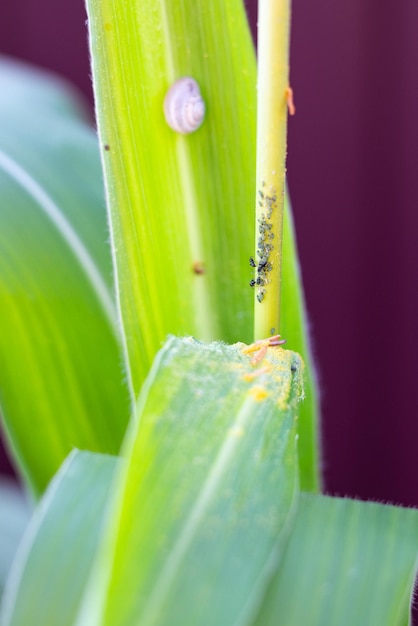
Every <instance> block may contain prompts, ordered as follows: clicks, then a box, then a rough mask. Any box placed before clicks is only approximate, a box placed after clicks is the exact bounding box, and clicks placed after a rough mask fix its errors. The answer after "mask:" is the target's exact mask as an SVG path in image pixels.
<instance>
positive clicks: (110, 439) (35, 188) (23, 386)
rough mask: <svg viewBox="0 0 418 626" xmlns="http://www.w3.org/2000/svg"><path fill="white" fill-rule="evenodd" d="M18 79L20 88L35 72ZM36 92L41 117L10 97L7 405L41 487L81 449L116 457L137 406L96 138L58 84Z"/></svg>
mask: <svg viewBox="0 0 418 626" xmlns="http://www.w3.org/2000/svg"><path fill="white" fill-rule="evenodd" d="M1 68H2V65H1V64H0V80H1V76H2V75H4V74H2V72H1ZM6 76H8V80H7V81H5V82H4V83H1V82H0V90H1V91H2V92H7V91H8V89H9V87H10V89H11V91H12V92H16V93H19V89H18V87H13V84H14V83H13V82H12V83H10V80H14V82H15V83H17V84H18V85H19V84H20V82H21V81H24V80H26V74H25V73H23V75H22V74H21V73H20V72H19V71H17V72H16V74H15V75H14V79H12V78H11V77H10V72H9V73H7V72H6ZM22 89H23V87H22ZM44 89H47V93H48V98H46V100H47V102H50V106H47V105H46V103H45V99H44V100H43V99H42V97H41V96H39V98H38V95H37V94H38V91H37V90H39V92H41V94H42V92H43V90H44ZM32 90H33V91H34V94H33V101H34V110H33V114H32V111H30V109H29V104H30V101H29V102H28V101H27V100H24V101H21V100H19V99H17V101H16V102H15V103H14V102H13V100H11V99H10V98H6V99H5V100H4V101H3V100H1V101H0V115H1V118H2V119H3V120H7V123H5V124H2V125H1V128H0V194H1V198H2V201H1V204H0V259H1V261H0V299H1V307H0V326H1V333H0V406H1V413H2V416H3V418H4V422H5V426H6V430H7V435H8V439H9V442H10V445H11V447H12V449H13V451H14V453H15V455H16V458H17V460H18V462H19V465H20V468H21V470H22V471H23V473H24V475H25V477H26V479H27V480H28V482H29V484H30V486H31V488H32V489H33V490H34V492H35V493H39V492H41V491H42V490H43V488H44V487H45V486H46V484H47V483H48V481H49V480H50V478H51V477H52V476H53V474H54V473H55V471H56V470H57V468H58V467H59V465H60V464H61V462H62V460H63V459H64V458H65V457H66V456H67V454H68V453H69V451H70V450H71V449H72V448H73V447H74V446H78V447H80V448H87V449H90V450H97V451H102V452H109V453H116V452H117V451H118V449H119V445H120V442H121V439H122V436H123V433H124V430H125V427H126V424H127V421H128V415H129V408H128V404H129V403H128V397H127V396H128V394H127V391H126V389H125V386H124V383H123V374H122V372H121V348H120V343H119V337H118V329H117V322H116V313H115V306H114V303H113V297H112V291H111V289H112V287H111V260H110V252H109V248H108V244H107V228H106V213H105V207H104V200H103V190H102V182H101V175H100V163H99V157H98V153H97V145H96V141H95V136H94V133H93V131H92V130H91V129H90V128H88V127H87V126H86V125H85V123H84V122H82V121H81V120H80V119H79V118H77V117H76V116H75V115H72V114H70V113H69V111H68V110H66V109H64V110H63V106H62V104H59V105H56V104H54V103H55V99H54V97H53V93H54V92H53V90H52V88H51V86H50V83H49V82H47V84H46V85H45V83H44V82H43V81H42V80H41V81H40V82H39V86H38V87H37V86H36V83H35V82H34V83H33V84H32ZM29 91H30V90H29V89H28V88H26V91H25V93H26V94H27V95H28V94H29ZM57 93H59V89H57ZM60 98H61V100H63V98H64V96H63V94H60V95H59V97H58V96H57V100H58V103H60V102H61V100H60ZM67 98H68V96H67ZM38 101H41V102H42V106H41V105H39V106H38V104H37V103H38Z"/></svg>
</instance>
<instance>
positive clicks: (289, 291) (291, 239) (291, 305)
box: [281, 195, 321, 491]
mask: <svg viewBox="0 0 418 626" xmlns="http://www.w3.org/2000/svg"><path fill="white" fill-rule="evenodd" d="M284 208H285V212H284V220H283V263H282V306H281V332H282V335H283V337H287V338H288V344H287V345H288V347H289V348H290V349H291V350H294V351H295V352H298V354H300V355H302V358H303V360H304V362H305V365H306V367H305V378H304V389H305V398H304V401H303V402H302V404H301V406H300V412H299V423H298V433H299V441H298V457H299V472H300V487H301V489H302V490H304V491H318V489H319V488H320V486H321V485H320V483H321V479H320V470H321V468H320V461H321V449H320V440H319V428H320V424H319V401H318V385H317V380H316V373H315V366H314V364H313V358H312V353H311V347H310V341H309V333H308V323H307V319H306V309H305V301H304V295H303V289H302V278H301V275H300V269H299V262H298V254H297V247H296V235H295V232H294V226H293V216H292V208H291V205H290V201H289V196H288V195H286V196H285V207H284Z"/></svg>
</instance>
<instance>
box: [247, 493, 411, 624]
mask: <svg viewBox="0 0 418 626" xmlns="http://www.w3.org/2000/svg"><path fill="white" fill-rule="evenodd" d="M417 555H418V511H417V510H413V509H404V508H401V507H394V506H384V505H381V504H374V503H370V502H358V501H354V500H347V499H341V498H329V497H324V496H313V495H307V494H301V498H300V503H299V508H298V512H297V515H296V523H295V525H294V528H293V531H292V534H291V537H290V539H289V542H288V547H287V549H286V552H285V554H284V557H283V559H282V562H281V565H280V567H279V570H278V573H277V574H276V576H275V578H274V580H273V582H272V584H271V586H270V589H269V592H268V594H267V596H266V600H265V604H264V609H263V610H262V612H261V615H260V616H259V617H258V619H256V620H255V622H254V626H276V625H277V624H286V626H300V625H301V624H303V626H324V625H325V624H338V626H353V624H355V626H374V625H375V624H376V626H377V624H379V626H405V625H406V624H407V623H408V605H409V598H410V593H411V588H412V584H413V580H414V573H415V570H416V561H417Z"/></svg>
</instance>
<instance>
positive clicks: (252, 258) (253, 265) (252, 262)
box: [250, 256, 257, 267]
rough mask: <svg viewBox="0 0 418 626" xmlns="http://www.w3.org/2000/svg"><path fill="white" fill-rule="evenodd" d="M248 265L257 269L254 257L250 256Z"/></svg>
mask: <svg viewBox="0 0 418 626" xmlns="http://www.w3.org/2000/svg"><path fill="white" fill-rule="evenodd" d="M250 265H251V267H257V264H256V262H255V261H254V257H252V256H250Z"/></svg>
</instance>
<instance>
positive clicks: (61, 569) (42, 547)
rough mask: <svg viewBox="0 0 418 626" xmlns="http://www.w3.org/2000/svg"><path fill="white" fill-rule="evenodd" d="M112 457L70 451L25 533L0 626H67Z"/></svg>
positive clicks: (89, 556) (95, 537)
mask: <svg viewBox="0 0 418 626" xmlns="http://www.w3.org/2000/svg"><path fill="white" fill-rule="evenodd" d="M116 464H117V458H116V457H112V456H106V455H101V454H93V453H88V452H79V451H74V452H72V453H71V454H70V455H69V457H68V458H67V459H66V460H65V462H64V463H63V465H62V466H61V468H60V470H59V472H58V474H57V475H56V476H55V477H54V479H53V481H52V482H51V484H50V485H49V487H48V489H47V491H46V492H45V494H44V496H43V498H42V500H41V502H40V504H39V505H38V508H37V509H36V511H35V514H34V516H33V518H32V520H31V522H30V524H29V526H28V528H27V530H26V533H25V535H24V538H23V541H22V544H21V546H20V548H19V550H18V553H17V555H16V560H15V562H14V564H13V568H12V572H11V576H10V578H9V580H8V584H7V587H6V592H5V598H4V605H3V610H2V614H1V618H0V623H1V626H28V625H29V624H30V626H46V625H48V626H49V625H51V626H52V625H56V626H58V624H59V626H72V624H73V623H74V618H75V615H76V613H77V610H78V607H79V603H80V600H81V598H82V595H83V591H84V587H85V585H86V581H87V578H88V575H89V572H90V567H91V564H92V561H93V556H94V554H95V551H96V547H97V544H98V541H99V538H100V530H101V527H102V523H103V517H104V508H105V503H106V500H107V497H108V493H109V489H110V485H111V481H112V478H113V474H114V470H115V468H116Z"/></svg>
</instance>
